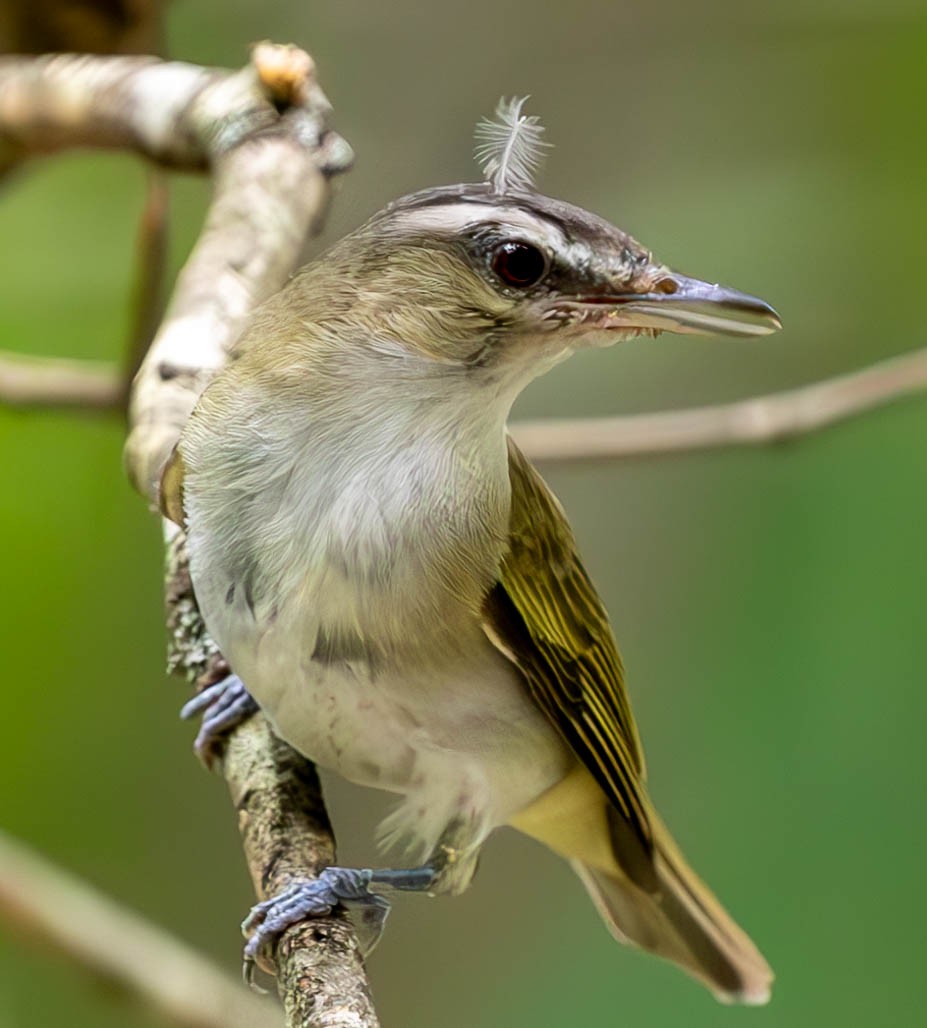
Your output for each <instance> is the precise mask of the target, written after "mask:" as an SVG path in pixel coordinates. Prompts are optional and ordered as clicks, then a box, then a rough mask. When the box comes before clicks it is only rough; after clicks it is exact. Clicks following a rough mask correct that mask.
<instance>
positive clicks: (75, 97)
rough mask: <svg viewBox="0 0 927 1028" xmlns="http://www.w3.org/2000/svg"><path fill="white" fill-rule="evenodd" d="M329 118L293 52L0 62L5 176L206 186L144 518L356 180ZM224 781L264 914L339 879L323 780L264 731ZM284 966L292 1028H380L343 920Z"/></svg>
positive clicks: (218, 662)
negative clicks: (53, 174)
mask: <svg viewBox="0 0 927 1028" xmlns="http://www.w3.org/2000/svg"><path fill="white" fill-rule="evenodd" d="M329 114H330V107H329V105H328V101H327V100H326V98H325V96H324V94H323V93H322V91H321V89H320V87H319V86H318V83H317V81H316V78H315V71H314V65H313V62H312V59H311V58H310V57H309V55H308V54H306V53H305V52H304V51H302V50H299V49H297V48H295V47H280V46H274V45H272V44H269V43H264V44H259V45H258V46H257V47H255V49H254V51H253V53H252V61H251V63H250V64H249V65H248V66H247V67H246V68H245V69H243V70H242V71H240V72H237V73H231V72H226V71H219V70H207V69H203V68H198V67H194V66H191V65H186V64H178V63H166V62H161V61H157V60H153V59H148V58H91V57H86V56H73V55H71V56H69V55H65V56H54V57H47V58H37V59H33V60H29V59H23V58H3V59H0V164H2V163H3V159H4V156H6V157H10V155H14V156H16V157H17V158H21V157H22V156H23V155H24V154H26V155H28V154H33V153H46V152H50V151H53V150H56V149H60V148H62V147H66V146H102V147H112V148H119V149H128V150H135V151H136V152H139V153H141V154H142V155H143V156H146V157H148V158H149V159H151V160H152V161H154V162H155V163H157V164H160V165H163V166H167V167H174V168H186V169H189V170H206V169H208V170H210V171H211V173H212V175H213V177H214V187H215V188H214V192H213V200H212V204H211V206H210V209H209V212H208V214H207V217H206V223H205V226H204V228H203V230H202V232H201V234H200V237H199V239H198V241H197V244H196V246H195V247H194V249H193V252H192V254H191V255H190V257H189V259H188V261H187V263H186V265H185V266H184V268H183V270H182V271H181V273H180V275H179V277H178V281H177V284H176V287H175V290H174V294H173V297H172V299H171V302H170V304H169V306H168V309H167V313H166V315H165V318H164V320H163V322H162V323H161V325H160V327H159V329H158V331H157V334H156V335H155V338H154V340H153V342H152V345H151V348H150V349H149V351H148V354H147V355H146V356H145V358H144V360H143V361H142V363H141V366H140V369H139V372H138V375H137V376H136V379H135V383H134V386H133V389H132V398H131V406H130V411H129V423H130V434H129V439H128V442H127V444H126V451H125V457H126V464H127V467H128V470H129V474H130V477H131V478H132V481H133V483H134V484H135V485H136V487H137V488H138V489H139V491H140V492H141V493H142V494H143V495H144V496H145V497H146V498H147V499H148V500H149V502H150V503H151V504H152V506H156V504H157V495H158V485H159V480H160V474H161V469H162V468H163V466H164V464H165V462H166V460H167V458H168V457H169V455H170V453H171V451H172V449H173V447H174V445H175V443H176V442H177V439H178V437H179V435H180V432H181V430H182V428H183V426H184V424H185V422H186V420H187V417H188V416H189V414H190V412H191V411H192V409H193V407H194V405H195V404H196V401H197V399H198V397H199V395H200V393H201V392H202V390H203V389H204V388H205V387H206V385H207V384H208V382H209V380H210V378H211V377H212V375H213V374H215V372H216V371H217V370H218V369H219V368H221V367H222V365H223V364H224V363H225V361H226V359H227V357H228V354H229V351H230V349H231V348H232V346H233V345H234V343H235V340H236V339H237V337H238V334H239V332H240V331H241V329H242V327H243V326H244V324H245V322H246V320H247V318H248V316H249V315H250V313H251V311H252V310H253V309H254V307H255V306H256V305H257V304H259V303H260V302H261V301H262V300H263V299H265V298H266V297H268V296H269V295H271V294H272V293H273V292H274V291H276V290H277V289H278V288H279V287H280V286H281V285H282V284H283V282H284V281H285V279H286V277H287V275H289V274H290V272H291V271H292V270H293V267H294V265H295V263H296V261H297V259H298V258H299V255H300V252H301V250H302V247H303V245H304V243H305V240H306V238H307V236H308V235H309V233H310V232H311V231H312V230H313V229H315V228H317V227H318V225H319V223H320V221H321V217H322V215H323V214H324V212H325V210H326V209H327V204H328V195H329V177H330V176H331V175H332V174H334V173H336V172H338V171H343V170H345V169H346V168H347V167H348V165H349V164H350V161H351V157H352V155H351V151H350V148H349V147H348V145H347V144H346V143H345V142H344V141H343V140H342V139H341V138H340V137H338V136H337V135H335V134H334V133H333V132H331V131H330V130H329V128H328V117H329ZM46 370H48V368H47V367H46ZM166 530H167V533H168V543H169V545H168V616H169V628H170V630H171V652H170V660H171V662H172V665H173V669H174V670H182V671H185V672H186V673H187V674H188V676H189V677H192V678H196V679H197V680H198V681H199V683H200V684H206V683H208V682H209V681H211V680H215V676H216V675H217V674H219V673H221V670H222V669H223V668H224V666H225V665H224V661H223V660H222V658H221V656H220V655H219V654H218V653H217V652H216V647H215V644H214V643H213V642H212V640H211V639H210V638H209V637H208V635H207V633H206V630H205V626H204V625H203V623H202V620H201V618H200V617H199V612H198V611H197V609H196V602H195V599H194V597H193V592H192V588H191V586H190V581H189V575H188V573H187V571H186V564H185V557H184V540H183V536H182V533H180V532H178V531H177V530H176V529H175V528H174V527H173V526H170V525H168V526H166ZM221 767H222V771H223V774H224V775H225V778H226V781H227V782H228V783H229V788H230V790H231V793H232V798H233V801H234V802H235V805H236V809H237V810H238V813H239V827H240V829H241V832H242V836H243V843H244V847H245V855H246V859H247V862H248V867H249V871H250V873H251V877H252V880H253V881H254V883H255V887H256V890H257V894H258V897H259V898H261V899H263V898H265V897H266V895H267V894H268V891H270V892H275V891H277V890H278V889H279V888H281V887H282V886H283V885H285V884H286V883H287V881H288V880H289V879H290V878H291V877H292V876H293V875H297V874H298V875H301V876H303V875H309V874H312V873H314V872H317V871H318V869H319V868H320V867H321V866H322V865H323V864H327V863H331V861H332V860H333V858H334V840H333V838H332V834H331V828H330V825H329V823H328V819H327V816H326V815H325V813H324V804H323V800H322V796H321V791H320V789H319V783H318V779H317V777H316V776H315V770H314V768H313V767H312V765H311V764H310V763H308V762H307V761H305V760H304V759H303V758H302V757H300V756H299V755H298V754H297V753H295V752H294V751H293V750H291V749H289V748H288V747H287V746H285V745H284V744H283V743H281V742H279V740H276V739H275V738H274V737H273V736H272V734H271V732H270V730H269V728H268V726H267V724H266V722H265V721H264V719H263V718H262V717H260V716H258V717H255V718H254V719H252V721H251V722H249V723H248V724H246V725H243V726H241V727H240V728H239V729H237V731H236V732H234V733H233V734H232V736H231V738H230V740H229V742H228V745H227V747H226V751H225V754H224V757H223V759H222V760H221ZM275 958H276V970H277V974H278V977H277V984H278V990H279V991H280V993H281V995H282V998H283V1001H284V1008H285V1011H286V1015H287V1024H288V1025H289V1026H291V1028H322V1026H323V1025H324V1028H377V1024H378V1022H377V1019H376V1015H375V1013H374V1011H373V1007H372V1004H371V1002H370V995H369V987H368V985H367V982H366V977H365V974H364V968H363V962H362V960H361V958H360V955H359V950H358V947H357V943H356V940H355V938H354V933H353V929H352V927H351V925H350V923H349V922H348V921H347V920H346V919H345V918H344V917H343V916H340V915H337V914H336V915H334V916H331V917H328V918H319V919H316V920H314V921H313V922H312V923H311V924H308V925H303V926H299V925H297V926H294V927H293V928H291V929H289V930H288V931H287V932H286V933H285V934H284V935H283V936H282V938H281V940H280V942H279V944H278V946H277V947H276V953H275Z"/></svg>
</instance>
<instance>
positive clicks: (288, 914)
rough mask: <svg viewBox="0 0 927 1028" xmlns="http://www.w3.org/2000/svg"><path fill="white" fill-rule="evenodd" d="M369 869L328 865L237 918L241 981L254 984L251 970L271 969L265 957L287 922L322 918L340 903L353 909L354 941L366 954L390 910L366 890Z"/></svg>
mask: <svg viewBox="0 0 927 1028" xmlns="http://www.w3.org/2000/svg"><path fill="white" fill-rule="evenodd" d="M372 876H373V872H371V871H369V870H362V869H357V868H347V867H327V868H325V870H324V871H322V873H321V874H320V875H319V876H318V878H300V879H297V880H296V881H294V882H293V883H292V884H291V885H289V886H288V887H287V888H286V889H284V890H283V892H281V893H279V894H278V895H276V896H272V897H271V898H270V899H266V900H264V901H263V902H262V903H258V904H256V905H255V906H253V907H252V908H251V912H250V913H249V914H248V916H247V917H246V918H245V920H244V921H243V922H242V926H241V930H242V933H243V934H244V935H245V936H246V937H248V941H247V943H246V944H245V951H244V968H243V974H244V979H245V981H246V982H247V983H248V984H249V985H253V984H254V968H255V965H256V964H259V965H260V966H261V967H262V968H272V967H273V961H272V960H271V959H269V958H268V954H269V953H270V952H272V950H273V947H274V945H276V942H277V940H278V939H279V937H280V936H281V935H282V934H283V932H285V931H286V930H287V928H289V927H290V926H291V925H294V924H297V923H298V922H299V921H305V920H306V919H307V918H312V917H324V916H325V915H326V914H330V913H331V912H332V911H333V910H334V909H335V907H337V906H338V905H339V904H347V905H350V906H351V908H352V909H354V910H356V912H357V915H358V916H357V917H356V918H355V925H356V927H357V931H358V943H359V945H360V948H361V952H362V953H363V955H364V956H366V955H367V954H368V953H369V952H370V951H371V950H372V949H373V947H374V946H375V945H376V944H377V942H378V941H379V939H380V936H381V935H382V934H383V926H384V924H385V923H386V917H387V914H388V913H389V908H390V904H389V901H388V900H387V899H385V898H384V897H383V896H380V895H378V894H377V893H374V892H371V891H370V883H371V879H372Z"/></svg>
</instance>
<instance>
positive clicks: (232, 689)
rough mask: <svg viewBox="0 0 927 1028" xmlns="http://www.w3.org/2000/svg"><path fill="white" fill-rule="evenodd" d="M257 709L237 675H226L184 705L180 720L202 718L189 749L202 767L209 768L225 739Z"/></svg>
mask: <svg viewBox="0 0 927 1028" xmlns="http://www.w3.org/2000/svg"><path fill="white" fill-rule="evenodd" d="M258 709H259V708H258V705H257V703H256V702H255V700H254V699H253V697H252V696H251V693H249V692H248V690H247V689H246V688H245V686H244V684H243V683H242V680H241V679H240V678H239V677H238V675H227V676H226V677H225V678H223V679H222V680H221V681H220V682H216V683H215V685H210V686H207V687H206V688H205V689H204V690H203V691H202V692H201V693H198V694H197V695H196V696H194V697H193V699H192V700H190V701H189V703H186V704H184V706H183V708H182V709H181V711H180V716H181V717H182V718H183V719H184V720H190V719H191V718H194V717H196V716H197V715H199V714H202V716H203V723H202V724H201V725H200V730H199V732H198V733H197V736H196V739H195V741H194V743H193V749H194V752H195V753H196V755H197V756H198V757H199V758H200V760H201V761H202V762H203V763H204V764H205V765H206V767H212V762H213V761H214V760H215V758H216V757H217V756H218V755H219V753H220V752H221V750H222V744H223V742H224V739H225V736H226V735H228V733H229V732H231V731H232V729H233V728H237V727H238V726H239V725H240V724H241V723H242V722H243V721H247V720H248V718H249V717H251V715H252V714H255V713H257V711H258Z"/></svg>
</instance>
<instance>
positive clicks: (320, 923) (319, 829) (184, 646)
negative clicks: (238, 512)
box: [166, 527, 379, 1028]
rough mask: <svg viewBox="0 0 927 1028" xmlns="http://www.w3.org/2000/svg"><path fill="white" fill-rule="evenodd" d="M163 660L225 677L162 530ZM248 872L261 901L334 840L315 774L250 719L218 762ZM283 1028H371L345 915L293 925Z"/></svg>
mask: <svg viewBox="0 0 927 1028" xmlns="http://www.w3.org/2000/svg"><path fill="white" fill-rule="evenodd" d="M166 594H167V604H168V632H169V643H168V660H169V665H170V667H171V670H172V671H174V672H177V673H181V674H184V675H185V676H187V677H188V678H190V679H191V680H195V681H197V682H198V683H199V684H200V686H202V687H205V686H208V685H210V684H212V683H213V682H216V681H218V680H219V679H221V678H223V677H224V676H225V675H226V674H228V671H229V668H228V665H227V664H226V663H225V661H224V660H223V658H222V655H221V654H220V653H219V652H218V650H217V648H216V646H215V644H214V643H213V642H212V640H211V639H210V638H209V635H208V633H207V632H206V626H205V625H204V624H203V620H202V618H201V617H200V613H199V609H198V608H197V605H196V598H195V596H194V595H193V588H192V583H191V581H190V576H189V573H188V570H187V558H186V550H185V541H184V536H183V533H182V532H180V531H179V530H176V529H175V528H173V527H168V547H167V589H166ZM217 763H218V765H219V766H220V768H221V770H222V773H223V775H224V777H225V780H226V784H227V785H228V788H229V793H230V794H231V798H232V803H233V805H234V807H235V810H236V811H237V813H238V827H239V830H240V832H241V837H242V843H243V846H244V851H245V859H246V861H247V864H248V870H249V872H250V874H251V879H252V881H253V883H254V889H255V892H256V894H257V896H258V898H259V899H266V898H267V897H269V896H272V895H274V894H275V893H278V892H281V891H282V890H283V889H284V888H286V886H287V885H289V884H290V882H291V880H292V879H293V878H298V877H305V876H306V875H307V874H317V873H318V872H319V871H321V869H322V868H323V867H327V866H328V865H330V864H331V863H333V861H334V859H335V841H334V836H333V834H332V828H331V823H330V821H329V819H328V814H327V813H326V810H325V804H324V801H323V799H322V791H321V786H320V784H319V778H318V775H317V773H316V770H315V768H314V767H313V766H312V764H311V763H310V762H309V761H307V760H305V759H304V758H303V757H301V756H299V754H298V753H296V752H295V751H294V750H293V749H291V748H290V747H289V746H287V745H286V744H285V743H283V742H281V741H280V740H279V739H278V738H276V736H274V735H273V733H272V732H271V731H270V727H269V726H268V724H267V721H266V720H265V719H264V718H263V717H261V716H257V717H253V718H251V720H250V721H248V722H246V723H245V724H243V725H241V726H240V727H239V728H238V729H237V730H236V731H235V732H234V733H233V734H232V735H231V736H230V738H229V740H228V742H227V744H226V748H225V752H224V754H223V755H222V756H221V757H220V758H219V759H218V761H217ZM262 967H263V969H264V970H265V971H269V972H274V973H276V975H277V987H278V990H279V992H280V996H281V998H282V1000H283V1004H284V1010H285V1013H286V1023H287V1025H293V1026H307V1028H315V1026H319V1028H322V1026H324V1028H377V1025H378V1024H379V1022H378V1020H377V1015H376V1012H375V1010H374V1008H373V1000H372V999H371V995H370V987H369V985H368V983H367V978H366V974H365V972H364V964H363V960H362V958H361V954H360V950H359V949H358V945H357V940H356V938H355V935H354V930H353V927H352V926H351V923H350V921H349V920H348V919H347V918H346V917H345V915H344V913H343V912H341V911H338V912H336V913H335V914H334V915H332V916H330V917H325V918H316V919H314V920H313V921H312V922H309V923H304V924H299V925H294V926H293V927H292V928H290V929H288V930H287V931H286V932H285V933H284V935H283V936H282V938H281V939H280V942H279V943H278V945H277V949H276V954H275V966H274V965H267V964H263V965H262Z"/></svg>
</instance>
